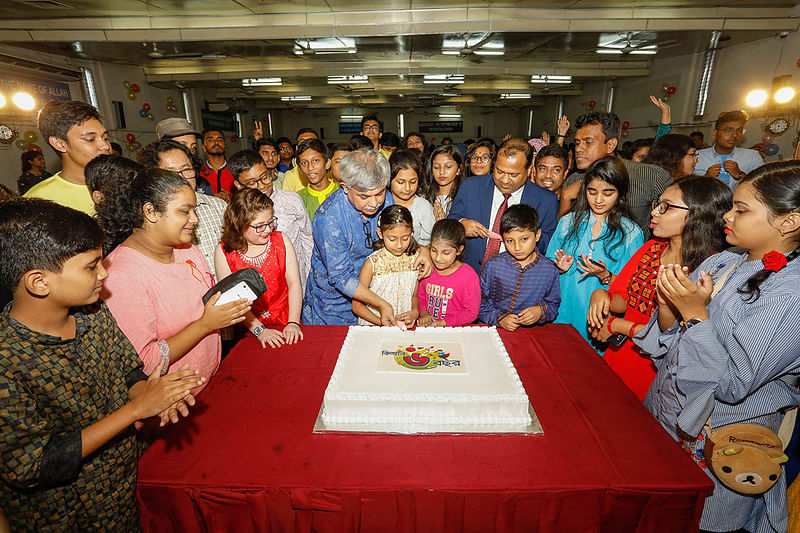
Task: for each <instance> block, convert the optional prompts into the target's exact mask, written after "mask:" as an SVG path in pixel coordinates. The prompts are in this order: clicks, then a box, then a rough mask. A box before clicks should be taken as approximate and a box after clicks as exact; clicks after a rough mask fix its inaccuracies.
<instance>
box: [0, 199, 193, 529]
mask: <svg viewBox="0 0 800 533" xmlns="http://www.w3.org/2000/svg"><path fill="white" fill-rule="evenodd" d="M103 237H104V236H103V233H102V231H101V230H100V227H99V226H98V225H97V222H95V220H94V219H92V218H91V217H90V216H88V215H86V214H84V213H81V212H79V211H76V210H74V209H71V208H69V207H65V206H61V205H58V204H55V203H53V202H50V201H47V200H42V199H36V198H31V199H17V200H12V201H10V202H6V203H3V204H0V257H2V258H3V261H2V264H1V265H0V284H2V285H3V286H5V287H6V288H8V289H9V290H11V292H12V293H13V297H14V299H13V300H12V302H11V303H10V304H8V305H7V306H6V308H5V309H4V310H3V311H2V313H0V454H2V470H0V480H1V481H2V485H3V486H2V489H1V490H0V506H1V507H2V511H3V513H4V514H5V515H6V517H7V518H8V520H9V522H10V526H11V529H12V530H13V531H125V532H127V531H139V529H140V524H139V518H138V513H137V508H136V494H135V491H136V462H137V459H138V457H139V453H138V452H139V450H138V446H137V442H136V438H135V432H134V431H133V424H134V422H136V421H138V420H142V419H146V418H149V417H151V416H155V415H159V416H160V418H161V425H162V426H163V425H165V424H166V423H168V422H169V421H172V422H177V421H178V418H179V414H182V415H183V416H186V415H188V407H187V404H188V405H194V398H192V396H191V395H190V394H189V390H190V389H191V388H192V387H196V386H198V385H200V384H201V383H202V382H203V381H204V378H202V377H199V376H197V375H196V372H195V371H193V370H190V369H188V368H184V369H183V370H181V371H179V372H175V373H173V374H170V375H167V376H164V377H160V370H161V366H162V365H163V363H160V364H159V366H157V367H156V368H155V370H154V372H153V373H152V375H151V376H150V377H149V378H148V377H147V376H146V375H145V374H144V373H143V372H142V363H141V361H140V360H139V357H138V355H137V353H136V351H135V350H134V349H133V346H132V345H131V344H130V342H129V341H128V339H127V338H126V337H125V335H124V334H123V333H122V331H120V329H119V327H118V326H117V324H116V322H115V321H114V319H113V317H112V316H111V313H110V312H109V311H108V308H107V307H106V306H105V305H104V304H102V303H100V304H98V303H97V302H98V297H99V295H100V290H101V288H102V286H103V280H105V279H106V277H108V274H107V272H106V270H105V269H104V268H103V264H102V262H101V260H102V256H101V250H100V247H101V244H102V242H103Z"/></svg>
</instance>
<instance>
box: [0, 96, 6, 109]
mask: <svg viewBox="0 0 800 533" xmlns="http://www.w3.org/2000/svg"><path fill="white" fill-rule="evenodd" d="M5 106H6V97H5V96H3V94H2V93H0V107H5Z"/></svg>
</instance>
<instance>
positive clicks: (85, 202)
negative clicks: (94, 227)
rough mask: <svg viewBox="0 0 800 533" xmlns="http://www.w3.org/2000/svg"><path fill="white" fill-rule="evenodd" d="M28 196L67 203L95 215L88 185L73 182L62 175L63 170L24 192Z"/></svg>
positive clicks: (62, 203)
mask: <svg viewBox="0 0 800 533" xmlns="http://www.w3.org/2000/svg"><path fill="white" fill-rule="evenodd" d="M24 196H25V197H26V198H44V199H45V200H52V201H54V202H56V203H57V204H61V205H65V206H67V207H71V208H73V209H77V210H78V211H83V212H84V213H86V214H87V215H90V216H94V202H93V201H92V195H91V193H90V192H89V187H87V186H86V185H78V184H76V183H71V182H69V181H67V180H65V179H64V178H62V177H61V172H58V173H56V174H53V175H52V176H51V177H49V178H47V179H46V180H44V181H42V182H40V183H37V184H36V185H34V186H33V187H31V188H30V189H29V190H28V192H26V193H25V194H24Z"/></svg>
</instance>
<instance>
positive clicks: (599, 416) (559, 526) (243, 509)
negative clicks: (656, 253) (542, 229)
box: [138, 325, 713, 533]
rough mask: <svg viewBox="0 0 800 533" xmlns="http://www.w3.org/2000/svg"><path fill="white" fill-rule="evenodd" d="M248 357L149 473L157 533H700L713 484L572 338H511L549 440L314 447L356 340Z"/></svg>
mask: <svg viewBox="0 0 800 533" xmlns="http://www.w3.org/2000/svg"><path fill="white" fill-rule="evenodd" d="M303 330H304V333H305V340H304V341H303V342H302V343H300V344H297V345H295V346H289V347H283V348H281V349H280V350H270V349H266V350H263V349H262V348H261V347H260V345H259V344H258V343H257V342H256V341H255V339H254V338H247V339H244V340H243V341H241V342H240V343H239V344H238V345H237V346H236V347H235V348H234V349H233V350H232V351H231V353H230V355H229V356H228V357H227V358H226V359H225V360H224V361H223V363H222V366H221V368H220V370H219V372H218V373H217V375H216V376H215V377H214V378H213V379H212V381H211V383H210V384H209V385H208V387H207V388H206V390H205V391H204V392H203V393H202V395H201V397H200V398H199V399H198V405H197V406H196V407H195V408H194V411H193V414H192V415H191V416H190V418H187V419H185V420H183V421H182V422H181V423H179V424H177V425H174V426H171V427H169V428H168V429H167V431H166V432H165V434H164V436H163V438H161V439H159V440H157V441H156V442H155V443H154V444H153V445H152V446H151V447H150V448H149V449H148V450H147V452H146V453H145V454H144V456H143V457H142V459H141V461H140V463H139V485H138V498H139V509H140V513H141V519H142V526H143V528H144V530H145V532H166V531H209V532H237V533H240V532H311V531H315V532H356V531H358V532H365V533H366V532H388V531H399V532H411V531H421V532H447V533H450V532H481V533H484V532H492V531H494V532H530V531H542V532H545V531H546V532H564V533H575V532H590V531H591V532H614V533H619V532H633V531H636V532H651V531H669V532H675V531H693V530H696V529H697V524H698V522H699V519H700V514H701V513H702V507H703V501H704V498H705V495H706V493H707V492H708V491H709V490H710V489H711V488H712V486H713V485H712V483H711V481H710V480H709V478H708V477H707V476H706V475H705V474H703V473H702V471H701V470H700V469H699V468H698V467H697V466H696V465H695V464H694V463H693V461H692V460H691V459H690V458H689V457H688V456H687V455H686V454H685V453H684V452H683V451H682V450H681V449H680V448H679V446H678V445H677V444H676V443H674V442H673V441H672V440H671V439H670V437H669V436H668V435H667V434H666V432H664V430H663V429H662V428H661V427H660V426H659V425H658V424H657V423H656V422H655V420H654V419H652V418H651V417H650V415H649V413H647V411H646V410H645V409H644V408H643V407H642V406H641V404H639V402H638V401H637V399H636V397H635V396H634V395H633V394H632V393H631V392H630V391H628V389H627V388H625V386H624V384H623V383H622V382H621V381H620V380H619V379H618V378H617V377H616V375H615V374H614V373H613V372H612V371H611V370H610V369H609V368H608V367H607V366H606V364H605V363H604V362H603V360H602V358H601V357H598V355H597V354H596V353H595V352H594V351H593V350H591V349H590V348H589V347H588V346H587V345H586V343H585V342H584V341H583V339H581V337H580V336H579V335H578V333H577V332H576V331H575V330H574V329H573V328H572V327H571V326H565V325H547V326H544V327H536V328H533V329H529V330H518V331H516V332H513V333H509V332H505V331H501V333H500V336H501V338H502V339H503V341H504V343H505V345H506V347H507V350H508V352H509V354H510V355H511V358H512V360H513V361H514V363H515V365H516V367H517V371H518V372H519V375H520V378H521V379H522V383H523V384H524V386H525V389H526V390H527V391H528V395H529V397H530V399H531V402H532V404H533V407H534V409H535V410H536V413H537V415H538V416H539V420H540V421H541V423H542V427H543V428H544V434H543V435H535V436H530V435H461V436H453V435H423V436H409V435H384V434H377V435H370V434H314V433H313V432H312V428H313V426H314V423H315V420H316V418H317V414H318V411H319V408H320V405H321V403H322V397H323V393H324V391H325V387H326V386H327V383H328V379H329V378H330V375H331V372H332V371H333V367H334V365H335V363H336V358H337V355H338V353H339V348H340V346H341V344H342V341H343V340H344V336H345V334H346V333H347V328H346V327H345V326H306V327H304V328H303Z"/></svg>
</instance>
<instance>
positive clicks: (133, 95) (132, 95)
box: [126, 89, 136, 100]
mask: <svg viewBox="0 0 800 533" xmlns="http://www.w3.org/2000/svg"><path fill="white" fill-rule="evenodd" d="M126 96H127V97H128V100H136V93H135V92H133V89H128V94H127V95H126Z"/></svg>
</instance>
